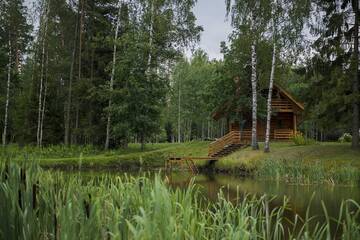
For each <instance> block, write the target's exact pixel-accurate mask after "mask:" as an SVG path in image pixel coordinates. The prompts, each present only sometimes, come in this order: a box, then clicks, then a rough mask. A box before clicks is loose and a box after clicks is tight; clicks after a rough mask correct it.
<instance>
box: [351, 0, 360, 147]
mask: <svg viewBox="0 0 360 240" xmlns="http://www.w3.org/2000/svg"><path fill="white" fill-rule="evenodd" d="M351 2H352V8H353V12H354V14H355V16H354V18H355V19H354V35H353V41H354V52H353V63H352V65H353V67H352V69H353V74H354V77H353V81H352V92H353V100H352V108H353V119H352V143H351V146H352V148H353V149H358V148H359V131H360V124H359V121H360V120H359V105H360V103H359V98H360V94H359V85H360V84H359V80H360V78H359V17H360V12H359V11H360V10H359V0H352V1H351Z"/></svg>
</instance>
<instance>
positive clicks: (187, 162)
mask: <svg viewBox="0 0 360 240" xmlns="http://www.w3.org/2000/svg"><path fill="white" fill-rule="evenodd" d="M241 135H242V134H241V133H240V131H238V130H232V131H230V132H229V133H228V134H226V135H225V136H223V137H222V138H219V139H217V140H216V141H214V142H212V143H210V145H209V153H208V156H207V157H193V156H188V157H174V156H171V157H169V158H168V159H167V160H166V162H165V169H166V170H167V171H172V169H173V166H179V167H180V168H182V169H186V170H189V171H191V172H192V173H194V174H196V173H198V172H199V170H198V168H197V167H196V164H195V161H218V160H220V159H221V158H222V157H224V156H227V155H229V154H231V153H233V152H235V151H236V150H239V149H241V148H243V147H247V146H248V145H249V141H248V140H245V139H244V140H242V138H241ZM246 139H247V138H246Z"/></svg>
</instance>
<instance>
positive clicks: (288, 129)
mask: <svg viewBox="0 0 360 240" xmlns="http://www.w3.org/2000/svg"><path fill="white" fill-rule="evenodd" d="M267 93H268V90H266V91H264V95H266V96H267ZM230 106H232V103H231V102H229V101H228V102H226V103H224V104H223V105H222V106H221V107H220V108H218V110H217V111H215V112H214V113H213V114H212V117H213V119H214V120H216V121H219V120H220V119H226V123H227V124H226V125H227V127H226V132H225V135H224V136H223V137H222V138H220V139H218V140H217V141H215V142H213V143H211V144H210V148H209V156H213V157H216V156H224V155H226V154H228V153H230V152H232V151H233V150H234V149H236V148H239V147H241V146H243V145H246V144H248V143H250V142H251V128H252V118H251V112H250V111H244V110H242V109H241V106H237V107H235V108H232V107H230ZM234 112H237V113H238V114H235V115H238V116H240V115H241V117H237V118H235V119H232V120H231V118H230V117H229V115H230V113H234ZM303 112H304V106H303V105H302V104H301V103H299V102H298V101H296V100H295V99H294V97H293V96H291V94H289V93H288V92H287V91H285V90H284V89H283V88H281V87H280V86H279V85H277V84H274V89H273V94H272V117H271V132H270V139H271V140H285V141H286V140H289V139H291V138H292V137H293V136H294V134H296V133H297V131H298V125H299V123H300V122H301V121H302V114H303ZM233 115H234V114H233ZM265 131H266V119H261V118H259V117H258V121H257V139H258V141H264V139H265Z"/></svg>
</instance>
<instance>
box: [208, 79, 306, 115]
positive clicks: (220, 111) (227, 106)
mask: <svg viewBox="0 0 360 240" xmlns="http://www.w3.org/2000/svg"><path fill="white" fill-rule="evenodd" d="M274 89H276V90H278V91H279V93H280V94H281V95H282V96H283V97H284V98H285V99H286V100H287V101H288V102H289V103H291V104H292V105H293V107H294V108H297V112H303V111H304V105H303V104H301V103H300V102H298V101H296V100H295V98H294V97H293V96H292V95H291V94H290V93H289V92H288V91H286V90H285V89H284V88H282V87H281V86H279V85H278V84H276V83H274ZM233 101H234V98H231V99H229V100H227V101H224V102H223V104H222V105H221V106H219V107H218V108H217V109H216V110H215V111H214V112H213V113H212V114H211V117H212V118H213V119H214V120H216V121H217V120H219V119H220V118H222V117H223V116H225V115H226V114H227V113H228V112H229V111H231V108H232V103H233ZM232 111H241V108H240V107H239V108H236V110H232ZM294 112H295V111H294Z"/></svg>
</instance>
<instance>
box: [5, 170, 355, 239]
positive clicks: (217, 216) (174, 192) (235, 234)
mask: <svg viewBox="0 0 360 240" xmlns="http://www.w3.org/2000/svg"><path fill="white" fill-rule="evenodd" d="M0 183H1V184H0V238H1V239H90V238H91V239H149V240H150V239H333V238H334V237H335V236H337V237H339V238H341V239H358V238H359V237H360V227H359V226H360V225H359V224H358V216H359V215H360V206H359V205H358V203H356V202H354V201H351V200H348V201H345V202H343V204H342V207H341V209H340V211H341V214H340V217H339V218H338V219H331V218H330V217H328V216H327V211H326V207H325V206H324V216H323V217H325V221H324V220H323V218H320V217H319V216H309V215H307V216H305V217H303V218H301V217H300V216H298V215H296V214H295V215H292V216H289V214H288V211H289V209H288V206H287V201H286V200H284V202H283V203H282V204H280V205H277V206H272V200H271V198H269V197H268V196H263V197H259V198H253V197H250V196H248V197H244V198H241V199H240V198H238V199H237V201H236V202H234V203H232V202H230V201H228V200H227V199H226V198H225V197H223V195H221V194H220V195H219V196H218V199H217V200H216V202H204V201H201V199H202V198H201V196H199V191H198V190H197V188H196V186H193V185H190V186H189V187H188V188H187V189H186V190H180V189H171V188H168V187H167V185H166V184H165V183H164V182H163V181H162V180H161V178H160V177H159V176H156V177H155V178H154V179H149V178H147V177H146V176H144V177H137V178H128V177H124V178H120V177H111V176H101V177H98V178H94V179H93V180H90V181H89V179H86V180H84V179H82V177H81V175H77V174H75V175H71V176H69V175H63V174H62V173H59V172H55V173H54V172H52V173H50V172H43V171H41V170H40V169H39V168H38V167H37V166H36V165H34V164H30V165H29V164H27V166H26V165H22V166H21V168H20V167H19V166H18V165H16V164H8V165H6V166H5V165H4V164H3V163H2V164H0Z"/></svg>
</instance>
